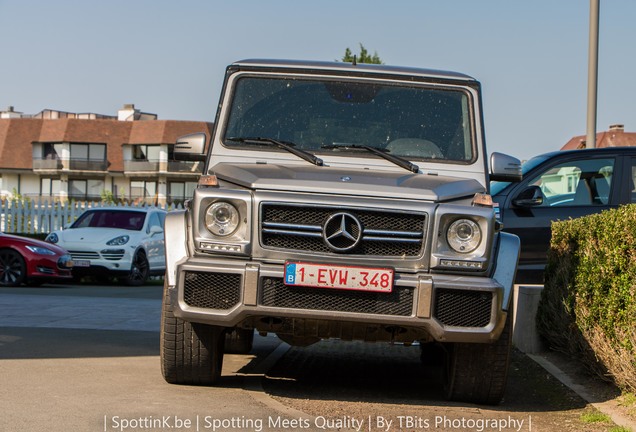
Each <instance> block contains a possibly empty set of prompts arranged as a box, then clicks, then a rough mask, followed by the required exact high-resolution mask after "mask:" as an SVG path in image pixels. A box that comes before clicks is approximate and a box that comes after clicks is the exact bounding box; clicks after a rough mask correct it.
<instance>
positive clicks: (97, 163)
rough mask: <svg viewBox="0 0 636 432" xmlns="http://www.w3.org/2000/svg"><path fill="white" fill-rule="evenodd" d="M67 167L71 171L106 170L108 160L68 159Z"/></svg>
mask: <svg viewBox="0 0 636 432" xmlns="http://www.w3.org/2000/svg"><path fill="white" fill-rule="evenodd" d="M69 169H70V170H72V171H106V170H107V169H108V162H107V161H105V160H103V159H70V160H69Z"/></svg>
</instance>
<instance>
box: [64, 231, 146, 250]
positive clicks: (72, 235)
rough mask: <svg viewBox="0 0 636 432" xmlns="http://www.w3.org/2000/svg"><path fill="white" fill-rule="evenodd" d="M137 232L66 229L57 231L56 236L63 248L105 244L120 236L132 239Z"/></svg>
mask: <svg viewBox="0 0 636 432" xmlns="http://www.w3.org/2000/svg"><path fill="white" fill-rule="evenodd" d="M138 232H139V231H126V230H121V229H119V228H68V229H65V230H62V231H58V233H57V234H58V236H59V237H60V244H63V245H64V246H65V247H69V246H70V245H73V247H77V246H78V245H81V244H83V243H88V244H99V243H106V242H107V241H109V240H112V239H114V238H115V237H119V236H122V235H128V236H130V237H132V236H133V235H135V233H138Z"/></svg>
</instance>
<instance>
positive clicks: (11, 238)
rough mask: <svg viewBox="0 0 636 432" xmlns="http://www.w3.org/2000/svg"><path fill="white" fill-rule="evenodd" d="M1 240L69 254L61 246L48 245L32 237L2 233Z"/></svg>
mask: <svg viewBox="0 0 636 432" xmlns="http://www.w3.org/2000/svg"><path fill="white" fill-rule="evenodd" d="M0 239H5V240H6V241H9V242H12V243H14V244H15V243H22V244H23V245H25V246H26V245H34V246H39V247H43V248H46V249H50V250H52V251H54V252H57V253H58V254H62V255H63V254H67V253H68V252H67V251H66V250H65V249H63V248H61V247H60V246H57V245H54V244H52V243H47V242H45V241H42V240H38V239H34V238H30V237H22V236H17V235H13V234H5V233H2V235H0Z"/></svg>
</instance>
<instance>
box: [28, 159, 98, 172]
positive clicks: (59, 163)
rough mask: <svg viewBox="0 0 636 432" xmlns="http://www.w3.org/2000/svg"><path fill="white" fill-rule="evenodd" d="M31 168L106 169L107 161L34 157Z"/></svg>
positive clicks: (55, 169)
mask: <svg viewBox="0 0 636 432" xmlns="http://www.w3.org/2000/svg"><path fill="white" fill-rule="evenodd" d="M33 169H34V170H54V171H62V170H68V171H106V170H107V169H108V161H106V160H103V159H72V158H71V159H60V158H53V159H51V158H34V159H33Z"/></svg>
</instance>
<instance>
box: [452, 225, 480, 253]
mask: <svg viewBox="0 0 636 432" xmlns="http://www.w3.org/2000/svg"><path fill="white" fill-rule="evenodd" d="M446 240H447V241H448V245H449V246H450V247H451V249H453V250H454V251H455V252H458V253H470V252H472V251H474V250H475V249H477V248H478V247H479V245H480V244H481V228H479V225H477V224H476V223H475V222H473V221H472V220H470V219H458V220H456V221H455V222H453V223H452V224H450V226H449V227H448V231H447V232H446Z"/></svg>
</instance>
